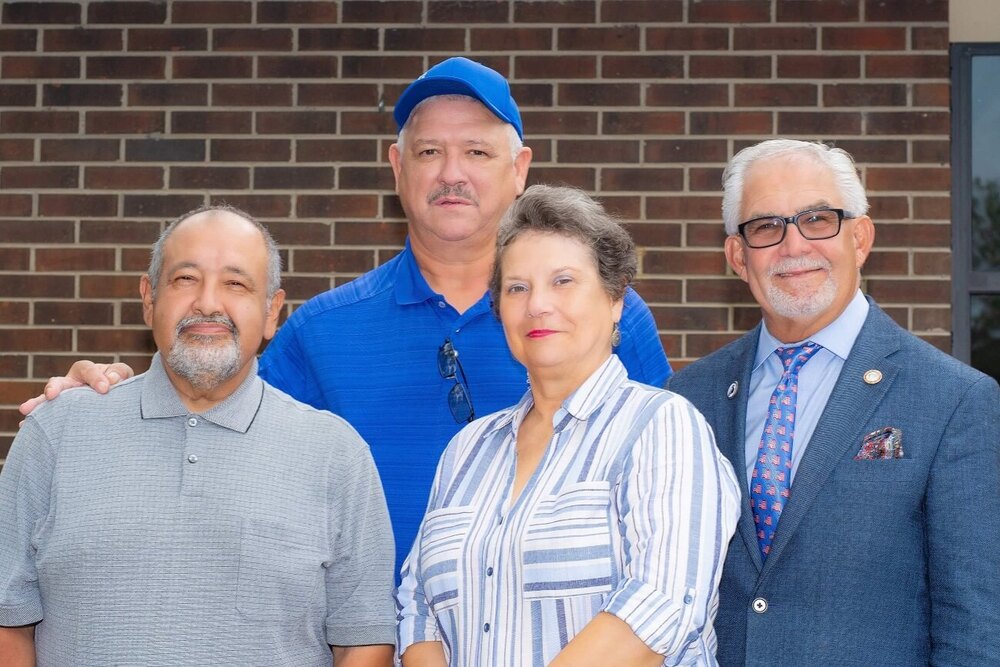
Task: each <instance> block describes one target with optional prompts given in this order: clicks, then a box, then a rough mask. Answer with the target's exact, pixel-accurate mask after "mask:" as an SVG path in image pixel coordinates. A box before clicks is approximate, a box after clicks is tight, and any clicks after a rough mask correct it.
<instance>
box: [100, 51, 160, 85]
mask: <svg viewBox="0 0 1000 667" xmlns="http://www.w3.org/2000/svg"><path fill="white" fill-rule="evenodd" d="M86 60H87V78H88V79H162V78H163V77H164V74H165V73H166V63H167V60H166V58H164V57H163V56H87V58H86Z"/></svg>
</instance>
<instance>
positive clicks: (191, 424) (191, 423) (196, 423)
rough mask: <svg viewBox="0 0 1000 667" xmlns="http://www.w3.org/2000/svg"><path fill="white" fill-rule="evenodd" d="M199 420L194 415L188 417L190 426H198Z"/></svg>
mask: <svg viewBox="0 0 1000 667" xmlns="http://www.w3.org/2000/svg"><path fill="white" fill-rule="evenodd" d="M197 425H198V420H197V419H195V418H194V417H188V426H197Z"/></svg>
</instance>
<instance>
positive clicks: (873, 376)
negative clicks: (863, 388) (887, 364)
mask: <svg viewBox="0 0 1000 667" xmlns="http://www.w3.org/2000/svg"><path fill="white" fill-rule="evenodd" d="M864 381H865V384H878V383H879V382H881V381H882V371H880V370H877V369H875V368H873V369H871V370H870V371H865V374H864Z"/></svg>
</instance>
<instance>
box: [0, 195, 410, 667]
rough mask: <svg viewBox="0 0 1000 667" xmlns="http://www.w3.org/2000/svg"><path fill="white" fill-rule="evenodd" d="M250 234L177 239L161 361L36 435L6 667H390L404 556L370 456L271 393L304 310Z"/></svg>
mask: <svg viewBox="0 0 1000 667" xmlns="http://www.w3.org/2000/svg"><path fill="white" fill-rule="evenodd" d="M279 274H280V260H279V258H278V253H277V248H276V247H275V245H274V241H273V240H272V239H271V237H270V235H269V234H268V233H267V231H266V230H265V229H264V228H263V227H261V226H260V225H259V224H258V223H256V222H255V221H253V220H252V219H251V218H250V217H249V216H247V215H246V214H244V213H242V212H239V211H236V210H235V209H230V208H226V207H223V208H212V209H209V210H202V211H198V212H195V213H193V214H189V215H187V216H184V217H182V218H180V219H179V220H177V221H175V222H174V223H172V224H171V225H170V226H169V227H168V228H167V229H166V231H165V232H164V234H163V236H162V237H161V239H160V240H159V241H158V242H157V244H156V246H154V252H153V259H152V262H151V263H150V269H149V273H148V274H147V275H145V276H143V277H142V280H141V283H140V288H139V289H140V293H141V294H142V301H143V311H144V317H145V321H146V323H147V324H148V325H150V326H151V327H152V329H153V337H154V339H155V340H156V345H157V349H158V350H159V352H158V353H157V354H156V356H155V357H154V358H153V362H152V366H151V367H150V369H149V371H148V372H147V373H145V374H143V375H140V376H138V377H136V378H134V379H132V380H129V381H126V382H122V383H120V384H119V385H117V386H116V387H115V388H114V389H112V390H111V392H110V393H108V394H106V395H101V394H98V393H96V392H92V391H86V390H83V391H76V390H73V391H68V392H66V393H65V394H64V400H61V401H56V402H51V403H47V404H46V405H44V406H41V407H40V408H39V409H38V410H36V411H35V412H34V413H32V415H31V416H30V417H29V418H28V419H27V420H26V423H25V425H24V427H23V428H22V429H21V431H20V432H19V433H18V435H17V437H16V438H15V440H14V444H13V446H12V448H11V452H10V455H9V457H8V458H7V464H6V465H5V466H4V469H3V473H2V474H0V626H4V627H0V656H2V658H3V664H4V665H22V664H24V665H34V664H36V661H37V664H39V665H112V664H129V665H138V664H171V665H206V664H217V665H225V664H246V665H295V666H296V667H298V666H301V665H327V666H328V665H330V663H331V645H332V647H333V648H332V651H333V659H334V662H335V664H336V665H337V667H342V666H344V665H352V666H361V665H365V666H368V665H389V664H391V661H392V648H391V643H392V641H393V638H394V611H393V605H392V598H391V589H392V563H393V546H392V545H393V543H392V534H391V532H390V528H389V520H388V514H387V512H386V507H385V500H384V498H383V495H382V487H381V484H380V483H379V479H378V475H377V473H376V471H375V467H374V464H373V463H372V459H371V456H370V454H369V452H368V447H367V445H366V444H365V442H364V441H363V440H362V439H361V438H360V436H358V434H357V433H356V432H355V431H354V430H353V429H352V428H351V427H350V426H349V425H348V424H347V423H346V422H345V421H343V420H342V419H340V418H339V417H336V416H334V415H332V414H330V413H328V412H319V411H317V410H314V409H312V408H310V407H308V406H306V405H303V404H301V403H298V402H296V401H294V400H293V399H291V398H289V397H288V396H287V395H285V394H283V393H281V392H279V391H277V390H275V389H273V388H272V387H270V386H268V385H267V384H264V383H263V382H262V381H261V380H260V379H259V378H258V377H257V361H256V357H255V353H256V351H257V349H258V347H259V346H260V343H261V340H263V339H264V338H270V337H271V336H272V335H273V334H274V331H275V327H276V325H277V319H278V313H279V312H280V310H281V304H282V301H283V299H284V293H283V292H282V290H280V289H279V279H280V278H279Z"/></svg>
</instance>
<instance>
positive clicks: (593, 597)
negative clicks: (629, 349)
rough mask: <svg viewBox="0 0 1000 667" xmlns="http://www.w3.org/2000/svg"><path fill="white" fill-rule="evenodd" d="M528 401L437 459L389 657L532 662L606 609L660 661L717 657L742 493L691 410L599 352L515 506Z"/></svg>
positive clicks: (468, 432) (471, 430)
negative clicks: (395, 649) (719, 613)
mask: <svg viewBox="0 0 1000 667" xmlns="http://www.w3.org/2000/svg"><path fill="white" fill-rule="evenodd" d="M531 405H532V401H531V393H530V392H528V393H527V394H526V395H525V396H524V398H522V399H521V401H520V403H518V404H517V405H516V406H514V407H513V408H509V409H507V410H502V411H500V412H496V413H494V414H492V415H489V416H486V417H483V418H481V419H479V420H477V421H475V422H473V423H472V424H470V425H468V426H467V427H465V428H464V429H463V430H462V431H461V432H460V433H459V434H458V435H456V436H455V438H454V439H453V440H452V441H451V443H450V444H449V445H448V448H447V449H446V450H445V452H444V454H443V455H442V458H441V461H440V463H439V465H438V470H437V476H436V477H435V481H434V486H433V488H432V489H431V498H430V502H429V505H428V508H427V514H426V515H425V516H424V520H423V522H422V524H421V526H420V531H419V533H418V536H417V540H416V542H415V543H414V545H413V549H412V551H411V552H410V555H409V557H408V558H407V560H406V563H404V565H403V572H402V577H403V579H402V583H401V585H400V587H399V589H398V592H397V600H396V602H397V611H398V617H397V619H398V622H399V623H398V633H399V637H398V640H399V641H398V646H399V651H400V653H403V652H405V650H406V648H407V647H408V646H410V645H411V644H413V643H416V642H421V641H441V642H443V644H444V647H445V653H446V655H448V657H449V664H451V665H459V666H473V665H476V666H478V665H496V666H503V665H510V666H511V667H515V666H516V667H527V666H529V665H532V666H534V665H538V666H542V665H546V664H548V663H549V662H550V661H551V660H552V659H553V658H554V657H555V655H556V654H557V653H558V652H559V651H560V650H561V649H562V647H563V646H565V645H566V644H567V643H568V642H569V641H570V640H571V639H573V637H574V636H575V635H576V634H577V633H578V632H580V631H581V630H582V629H583V627H584V626H585V625H586V624H587V623H588V622H589V621H590V619H592V618H593V617H594V616H595V615H596V614H597V613H599V612H601V611H605V612H609V613H611V614H614V615H615V616H617V617H618V618H620V619H622V620H623V621H625V622H626V623H627V624H628V625H629V626H630V627H631V628H632V630H633V631H634V632H635V634H636V635H637V636H638V637H639V639H641V640H642V641H643V642H645V643H646V644H647V645H648V646H649V647H650V648H651V649H652V650H654V651H656V652H657V653H660V654H662V655H664V656H665V658H664V665H693V664H715V658H714V654H715V644H716V639H715V631H714V629H713V627H712V619H713V618H714V616H715V611H716V609H717V607H718V584H719V577H720V575H721V572H722V563H723V561H724V560H725V553H726V547H727V545H728V543H729V539H730V537H731V536H732V534H733V532H734V530H735V527H736V520H737V517H738V515H739V510H738V502H739V495H740V492H739V487H738V485H737V482H736V478H735V476H734V474H733V470H732V467H731V466H730V465H729V462H728V461H727V460H726V459H725V458H723V456H722V455H721V454H720V453H719V451H718V449H717V448H716V446H715V440H714V437H713V435H712V431H711V429H710V428H709V426H708V425H707V424H706V422H705V420H704V418H703V417H702V416H701V414H700V413H699V412H698V411H697V410H695V408H694V407H693V406H692V405H691V404H690V403H688V402H687V400H685V399H684V398H682V397H680V396H678V395H676V394H673V393H670V392H666V391H663V390H660V389H655V388H653V387H650V386H647V385H643V384H639V383H637V382H632V381H630V380H629V379H628V377H627V375H626V373H625V369H624V367H623V366H622V364H621V362H620V361H619V360H618V358H617V357H616V356H614V355H612V356H611V357H610V358H609V359H608V361H607V362H605V363H604V364H603V365H602V366H601V367H600V368H599V369H598V370H597V371H595V372H594V374H593V375H591V376H590V377H589V378H588V379H587V380H586V381H585V382H584V383H583V385H581V387H580V388H579V389H578V390H577V391H576V392H574V393H573V394H572V395H571V396H570V397H569V398H567V399H566V401H565V402H564V403H563V405H562V407H561V408H560V409H559V410H558V411H557V412H556V414H555V416H554V423H553V425H554V434H553V437H552V441H551V442H550V444H549V446H548V447H547V448H546V451H545V453H544V455H543V457H542V460H541V462H540V463H539V464H538V468H537V470H536V471H535V472H534V474H533V475H532V477H531V478H530V479H529V481H528V482H527V484H525V486H524V488H523V490H522V491H521V494H520V496H518V498H517V499H516V501H515V502H514V503H513V504H512V503H511V502H510V493H511V487H512V485H513V481H514V468H515V450H516V441H517V430H518V426H519V425H520V424H521V421H522V420H523V419H524V417H525V415H526V414H527V413H528V410H529V409H530V408H531Z"/></svg>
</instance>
